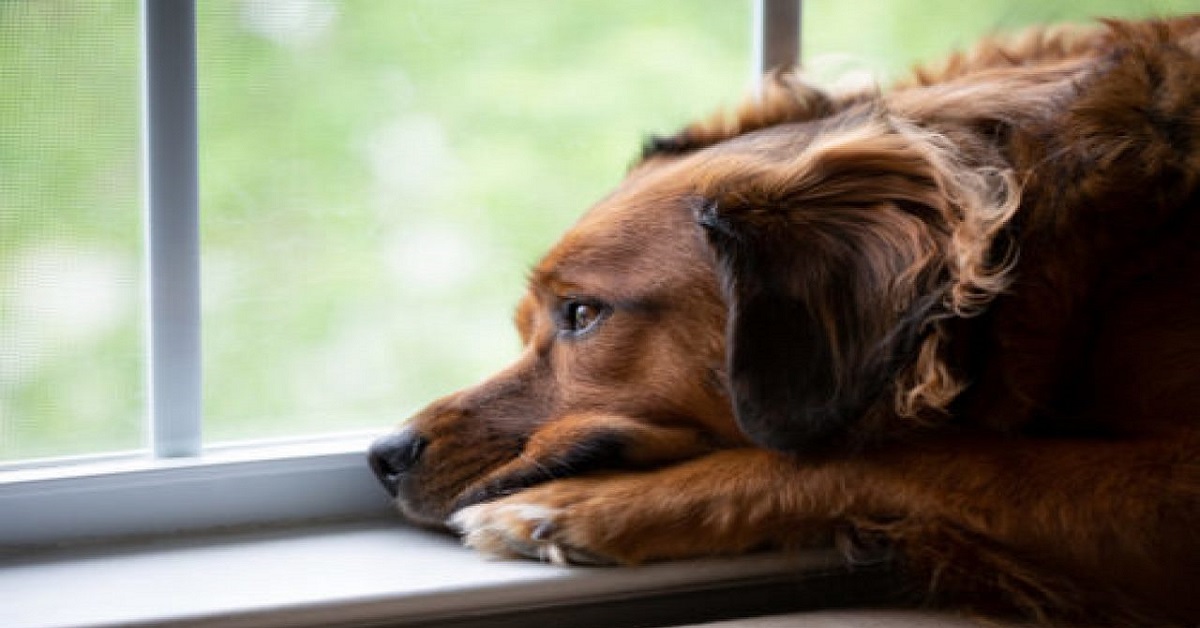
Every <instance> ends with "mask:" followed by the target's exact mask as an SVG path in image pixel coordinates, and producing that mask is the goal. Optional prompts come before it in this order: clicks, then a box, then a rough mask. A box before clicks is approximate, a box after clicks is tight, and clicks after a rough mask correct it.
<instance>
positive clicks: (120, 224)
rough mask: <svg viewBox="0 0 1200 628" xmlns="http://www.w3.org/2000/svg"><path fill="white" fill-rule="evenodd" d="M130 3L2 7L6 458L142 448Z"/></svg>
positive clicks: (0, 195)
mask: <svg viewBox="0 0 1200 628" xmlns="http://www.w3.org/2000/svg"><path fill="white" fill-rule="evenodd" d="M138 71H139V70H138V13H137V2H136V1H135V0H112V1H104V0H89V1H88V2H49V1H47V2H0V461H3V460H9V459H14V458H28V457H38V456H57V455H68V454H81V453H95V452H101V451H111V450H117V449H132V448H136V447H140V446H141V440H142V439H141V434H142V417H143V410H142V405H143V388H144V387H143V383H142V377H143V367H142V357H141V354H142V344H143V343H142V332H143V329H142V318H141V314H140V312H139V307H140V303H141V290H142V287H141V272H140V256H141V248H142V247H141V240H140V233H141V229H140V225H141V209H140V208H141V197H140V190H139V172H140V165H139V139H138V108H139V106H138V102H139V96H138V81H139V79H138Z"/></svg>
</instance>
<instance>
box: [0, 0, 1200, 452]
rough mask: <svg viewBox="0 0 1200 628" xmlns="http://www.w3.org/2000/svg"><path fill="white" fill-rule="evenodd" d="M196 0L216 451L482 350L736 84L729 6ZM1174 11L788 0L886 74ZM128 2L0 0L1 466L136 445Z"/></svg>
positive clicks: (367, 410)
mask: <svg viewBox="0 0 1200 628" xmlns="http://www.w3.org/2000/svg"><path fill="white" fill-rule="evenodd" d="M198 4H199V13H198V24H199V46H200V66H199V71H200V86H199V88H200V89H199V99H200V111H201V121H200V122H201V129H200V132H201V189H202V194H201V206H202V213H203V215H202V237H203V264H204V270H203V272H204V277H203V284H204V293H203V299H204V306H203V307H204V311H203V313H204V317H205V318H204V320H205V323H204V329H203V333H204V377H205V414H206V424H205V429H206V437H207V438H209V439H210V440H211V441H225V440H234V439H244V438H261V437H273V436H282V435H289V436H295V435H303V434H313V433H322V432H331V431H339V430H351V429H360V428H375V429H378V428H383V427H385V426H387V425H389V424H391V423H395V422H398V421H400V420H402V419H403V418H404V417H405V416H406V415H407V414H408V413H410V412H412V411H413V410H415V409H417V408H419V407H420V406H421V405H423V404H424V403H426V402H427V401H429V400H430V399H432V398H434V397H436V396H438V395H440V394H444V393H446V392H449V391H451V390H454V389H456V388H459V387H462V386H465V385H468V384H470V383H471V382H473V381H475V380H477V379H479V378H480V377H483V376H485V375H486V374H487V373H488V372H490V371H493V370H495V369H496V368H498V367H500V366H502V365H503V364H504V363H505V362H506V361H507V360H509V359H511V358H512V357H513V356H514V355H515V354H516V349H517V340H516V336H515V334H514V333H513V332H512V331H511V329H510V327H511V326H510V324H509V320H508V319H509V311H510V310H511V308H512V306H513V305H514V303H515V300H516V298H517V297H518V295H519V294H520V291H521V287H522V284H523V281H524V273H525V272H526V270H527V269H528V267H529V266H530V265H531V264H532V263H534V262H535V261H536V259H537V256H538V254H539V253H540V252H541V251H543V250H544V249H545V248H546V247H548V246H549V245H550V244H551V243H552V242H553V241H554V239H555V238H556V237H557V235H558V234H559V233H561V231H562V230H563V229H565V228H566V227H567V226H569V225H570V223H571V222H572V221H573V220H575V218H576V217H577V216H578V215H579V214H580V213H581V212H582V211H583V210H584V209H586V207H587V206H588V205H589V204H591V203H592V202H594V201H595V200H596V199H598V198H600V197H601V196H602V195H603V194H604V193H605V191H606V190H607V189H609V188H611V187H612V186H613V185H614V184H615V183H616V182H617V181H618V180H619V179H620V177H621V176H622V174H623V172H624V171H625V169H626V167H627V166H628V164H629V163H630V161H631V160H632V159H633V158H634V156H635V155H636V154H637V151H638V148H639V144H640V142H641V140H642V138H643V137H644V136H645V135H646V134H647V133H650V132H663V131H670V130H673V129H674V128H676V127H678V126H680V125H681V124H683V123H685V122H686V121H688V120H689V119H691V118H693V117H695V116H698V115H703V114H705V113H707V112H709V111H711V110H713V109H715V108H717V107H719V106H728V105H732V104H735V103H736V102H737V101H738V100H740V98H741V96H742V94H743V93H744V91H745V88H746V86H747V84H748V82H749V76H748V73H749V69H750V59H749V48H750V42H749V19H750V10H749V3H748V2H745V1H737V0H663V1H655V2H646V1H644V0H563V1H548V0H503V1H496V0H491V1H486V0H391V1H385V0H343V1H325V0H292V1H290V2H287V1H283V0H276V1H265V0H255V1H245V2H241V1H234V0H213V1H211V2H207V1H203V0H202V1H201V2H199V3H198ZM1196 4H1197V3H1196V0H1191V1H1189V2H1182V1H1159V2H1144V3H1130V2H1121V1H1117V0H1108V1H1100V0H1095V1H1087V2H1083V1H1080V2H1044V1H1042V2H1031V1H1028V0H1020V1H1011V0H1010V1H1006V2H1001V1H997V0H981V1H977V2H964V1H963V0H886V1H885V0H878V1H872V2H844V1H838V0H808V1H807V2H805V3H804V5H805V14H804V42H805V50H804V55H805V58H806V59H807V60H810V61H811V62H812V64H813V66H814V72H815V73H816V74H817V75H818V76H819V77H821V78H828V77H830V76H832V75H834V74H837V73H839V72H845V71H846V70H854V69H861V68H867V69H871V70H873V71H874V72H875V73H876V75H877V76H879V77H881V78H882V79H886V77H887V76H894V75H896V74H897V73H899V72H901V71H902V70H903V69H904V68H905V67H907V66H908V65H910V64H911V63H912V62H913V61H914V60H916V59H918V58H933V57H936V56H937V55H938V54H941V53H942V52H943V51H946V50H949V49H950V48H952V47H954V46H961V45H965V44H968V43H969V42H971V41H972V40H974V39H975V38H976V37H977V36H978V35H979V34H982V33H985V32H989V31H994V30H1001V29H1008V28H1013V27H1017V26H1020V25H1023V24H1028V23H1033V22H1044V21H1057V20H1061V19H1079V18H1082V17H1084V16H1088V15H1093V14H1101V15H1123V16H1130V15H1148V14H1169V13H1174V12H1182V11H1186V10H1196V9H1197V8H1200V7H1197V6H1196ZM137 20H138V15H137V4H136V2H133V1H132V0H87V1H86V2H50V1H35V0H28V1H23V0H7V1H5V2H0V460H5V459H14V458H25V457H31V456H43V455H63V454H74V453H84V452H96V451H110V450H118V449H133V448H138V447H140V446H141V443H142V431H143V428H142V427H141V426H142V424H143V420H142V413H143V411H142V405H143V403H144V384H143V378H144V367H143V366H142V365H141V362H140V358H139V356H140V354H141V352H142V350H143V349H142V345H143V343H142V335H143V333H144V321H143V318H142V314H141V313H140V302H141V291H142V287H141V283H142V275H141V271H140V269H139V265H140V256H141V254H142V245H141V235H140V228H141V227H140V225H141V220H142V219H141V215H140V211H141V210H140V206H141V204H140V191H139V188H140V166H139V164H138V159H139V147H138V139H137V132H138V124H139V121H138V120H139V118H138V96H137V90H138V78H137V67H138V60H137V37H138V23H137ZM835 53H837V54H835ZM850 57H854V58H856V59H857V60H851V59H850Z"/></svg>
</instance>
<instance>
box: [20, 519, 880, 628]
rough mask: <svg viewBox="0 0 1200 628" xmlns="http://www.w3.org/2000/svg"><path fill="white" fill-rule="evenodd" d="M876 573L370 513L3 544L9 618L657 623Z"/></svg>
mask: <svg viewBox="0 0 1200 628" xmlns="http://www.w3.org/2000/svg"><path fill="white" fill-rule="evenodd" d="M879 576H880V574H879V573H874V572H865V573H854V574H851V572H850V571H849V570H848V568H847V567H846V566H845V565H844V564H843V563H842V561H841V560H840V559H839V558H838V556H837V554H836V553H835V552H833V551H822V550H814V551H808V552H798V553H794V554H788V555H784V554H761V555H755V556H748V557H743V558H738V559H728V560H717V559H710V560H698V561H687V562H680V563H667V564H658V565H649V566H645V567H638V568H563V567H556V566H551V565H545V564H538V563H533V562H525V561H496V560H488V559H485V558H483V557H480V556H479V555H478V554H476V553H474V552H471V551H468V550H465V549H463V548H461V547H460V546H459V545H458V543H457V541H456V540H455V539H453V538H451V537H449V536H445V535H441V534H437V533H433V532H427V531H422V530H415V529H412V528H409V527H406V526H404V525H402V524H401V523H399V522H397V521H395V520H375V521H364V522H358V523H342V524H325V525H321V526H308V527H305V528H293V529H285V530H273V531H258V532H244V533H237V534H223V535H210V536H207V537H182V538H174V539H170V540H155V541H142V542H137V543H127V544H123V545H116V546H112V545H110V546H105V547H100V546H77V547H75V548H73V549H56V550H44V551H41V552H37V553H34V554H25V555H20V556H9V557H8V558H6V559H4V560H0V591H3V592H4V595H3V596H2V598H0V625H4V626H7V627H8V628H34V627H41V628H48V627H64V626H89V627H100V626H116V625H122V626H130V625H132V626H138V625H156V626H161V625H171V626H266V627H269V626H330V625H338V626H363V625H390V626H428V625H439V626H445V625H452V626H463V627H466V626H474V627H482V626H529V625H553V624H557V623H560V622H563V621H565V622H566V623H565V624H563V625H572V626H576V627H579V628H584V627H586V626H592V625H595V626H601V625H603V626H621V625H626V626H634V625H641V626H647V625H664V624H668V623H681V622H689V621H707V620H713V619H723V618H728V617H736V616H744V615H752V614H760V613H763V612H772V611H783V610H799V609H803V608H818V607H830V606H835V605H838V604H844V603H846V602H847V601H850V600H852V599H853V600H858V601H861V600H862V599H863V598H862V593H863V591H864V590H878V589H879V587H878V586H877V585H878V582H880V581H882V579H881V578H880V577H879ZM864 586H865V587H866V589H864ZM567 617H569V618H570V619H569V620H567V619H566V618H567Z"/></svg>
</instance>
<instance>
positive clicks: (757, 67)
mask: <svg viewBox="0 0 1200 628" xmlns="http://www.w3.org/2000/svg"><path fill="white" fill-rule="evenodd" d="M800 2H801V0H755V1H754V25H753V28H754V32H753V36H752V39H753V41H754V57H753V62H754V80H755V81H761V79H762V77H763V75H765V74H766V73H768V72H771V71H772V70H780V69H787V68H791V67H793V66H796V65H798V64H799V63H800Z"/></svg>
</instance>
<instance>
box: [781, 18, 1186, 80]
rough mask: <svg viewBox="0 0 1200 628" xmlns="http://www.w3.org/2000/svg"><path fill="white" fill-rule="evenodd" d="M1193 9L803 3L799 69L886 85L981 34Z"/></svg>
mask: <svg viewBox="0 0 1200 628" xmlns="http://www.w3.org/2000/svg"><path fill="white" fill-rule="evenodd" d="M1196 9H1197V4H1196V0H1057V1H1056V2H1046V0H972V1H971V2H963V1H962V0H871V2H869V3H860V2H845V1H844V0H804V35H803V38H802V40H801V41H802V42H803V43H802V45H803V47H804V51H803V56H804V60H805V66H806V68H807V69H809V70H810V71H811V72H812V74H813V75H814V78H816V79H818V80H819V81H820V82H822V83H828V82H832V81H836V80H856V79H861V78H863V77H868V76H874V77H876V78H879V79H881V80H883V81H885V82H886V80H888V79H892V78H898V77H900V76H902V75H903V74H904V72H905V71H906V70H908V69H909V68H911V67H912V66H913V64H915V63H918V62H927V61H936V60H937V59H938V58H939V57H940V56H942V55H945V54H946V53H948V52H950V51H952V50H955V49H962V48H965V47H968V46H970V45H971V44H973V43H974V42H975V41H976V40H977V39H979V38H980V37H981V36H983V35H986V34H989V33H995V32H1004V31H1012V30H1016V29H1019V28H1021V27H1023V26H1028V25H1032V24H1048V23H1056V22H1088V21H1091V20H1092V19H1093V18H1096V17H1124V18H1137V17H1153V16H1156V15H1173V14H1178V13H1185V12H1193V11H1196Z"/></svg>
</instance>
